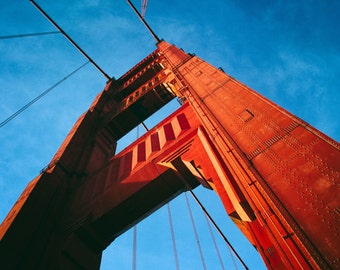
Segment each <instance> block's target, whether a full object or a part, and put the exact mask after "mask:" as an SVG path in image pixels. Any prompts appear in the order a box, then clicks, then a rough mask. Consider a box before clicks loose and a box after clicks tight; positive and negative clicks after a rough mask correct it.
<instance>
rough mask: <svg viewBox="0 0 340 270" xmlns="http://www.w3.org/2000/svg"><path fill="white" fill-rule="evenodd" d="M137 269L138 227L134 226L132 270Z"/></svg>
mask: <svg viewBox="0 0 340 270" xmlns="http://www.w3.org/2000/svg"><path fill="white" fill-rule="evenodd" d="M136 269H137V225H135V226H133V254H132V270H136Z"/></svg>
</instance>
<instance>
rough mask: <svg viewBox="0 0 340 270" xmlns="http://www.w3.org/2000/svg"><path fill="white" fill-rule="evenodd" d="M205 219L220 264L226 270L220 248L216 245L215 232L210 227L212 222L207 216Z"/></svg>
mask: <svg viewBox="0 0 340 270" xmlns="http://www.w3.org/2000/svg"><path fill="white" fill-rule="evenodd" d="M204 217H205V220H206V221H207V225H208V229H209V232H210V236H211V238H212V240H213V243H214V247H215V250H216V253H217V256H218V260H219V262H220V264H221V269H222V270H224V269H225V268H224V264H223V261H222V257H221V254H220V250H219V249H218V246H217V244H216V240H215V236H214V234H213V231H212V229H211V226H210V221H209V219H208V218H207V216H206V215H204Z"/></svg>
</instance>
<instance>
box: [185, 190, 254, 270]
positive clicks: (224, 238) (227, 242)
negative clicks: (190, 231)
mask: <svg viewBox="0 0 340 270" xmlns="http://www.w3.org/2000/svg"><path fill="white" fill-rule="evenodd" d="M189 192H190V194H191V195H192V197H193V198H194V199H195V201H196V202H197V204H198V205H199V206H200V207H201V209H202V210H203V212H204V213H205V215H206V216H207V218H208V219H209V220H210V221H211V223H212V224H213V226H214V227H215V229H216V230H217V231H218V233H219V234H220V235H221V237H222V238H223V240H224V241H225V242H226V244H227V245H228V247H229V248H230V249H231V251H232V252H233V253H234V254H235V256H236V257H237V259H238V260H239V261H240V263H241V264H242V265H243V267H244V269H246V270H248V269H249V268H248V266H247V265H246V264H245V263H244V261H243V260H242V258H241V257H240V255H239V254H238V253H237V252H236V250H235V249H234V247H233V246H232V245H231V243H230V242H229V241H228V239H227V237H226V236H225V235H224V234H223V232H222V231H221V229H220V228H219V227H218V226H217V224H216V222H215V221H214V220H213V218H212V217H211V216H210V215H209V213H208V211H207V210H206V209H205V208H204V206H203V205H202V203H201V202H200V200H199V199H198V198H197V197H196V195H195V193H194V192H193V191H192V190H191V189H189Z"/></svg>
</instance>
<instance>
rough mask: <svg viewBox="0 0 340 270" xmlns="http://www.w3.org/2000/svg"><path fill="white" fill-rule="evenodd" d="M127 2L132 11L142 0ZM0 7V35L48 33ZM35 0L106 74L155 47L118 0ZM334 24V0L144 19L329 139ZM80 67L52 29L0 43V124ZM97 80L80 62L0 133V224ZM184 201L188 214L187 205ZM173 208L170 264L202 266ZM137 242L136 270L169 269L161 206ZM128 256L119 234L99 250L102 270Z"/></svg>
mask: <svg viewBox="0 0 340 270" xmlns="http://www.w3.org/2000/svg"><path fill="white" fill-rule="evenodd" d="M133 2H134V3H135V5H136V6H137V7H138V8H139V9H140V1H136V0H135V1H133ZM0 3H1V7H2V8H1V9H0V36H6V35H15V34H26V33H37V32H45V31H55V29H54V27H53V26H52V25H51V24H50V23H49V22H48V21H47V20H46V19H45V18H44V17H43V16H42V15H41V14H40V13H39V12H38V11H37V10H36V9H35V8H34V7H33V5H32V4H31V3H30V2H29V1H28V0H27V1H20V0H19V1H8V0H7V1H5V0H0ZM37 3H38V4H39V5H40V6H41V7H42V8H43V9H44V10H45V11H46V12H47V13H48V14H49V15H50V16H51V17H52V18H54V19H55V20H56V21H57V23H58V24H59V25H60V26H61V27H62V28H63V29H64V30H65V31H66V32H67V33H68V34H69V35H70V36H71V37H72V38H73V39H74V40H75V41H76V42H77V43H78V44H79V45H80V46H81V47H82V49H83V50H84V51H86V52H87V53H88V54H89V55H90V56H91V57H92V58H93V59H94V60H95V61H96V62H97V64H98V65H99V66H100V67H101V68H102V69H103V70H105V72H106V73H108V74H109V75H111V76H114V77H116V78H118V77H120V76H121V75H122V74H124V73H125V72H126V71H127V70H129V69H130V68H131V67H132V66H133V65H135V64H136V63H138V62H139V61H140V60H141V59H143V58H144V57H145V56H147V55H148V54H149V53H150V52H152V51H153V50H154V49H155V42H154V40H153V39H152V37H151V36H150V35H149V33H148V32H147V31H146V30H145V28H144V27H143V26H142V24H141V23H140V22H139V21H138V19H137V17H136V16H135V14H134V13H133V12H132V10H131V9H130V7H129V6H128V4H127V3H126V1H124V0H119V1H118V0H116V1H113V0H83V1H66V0H59V1H47V0H39V1H37ZM339 17H340V2H339V1H312V0H305V1H295V0H286V1H283V0H277V1H269V0H259V1H245V0H238V1H236V0H224V1H222V0H215V1H188V0H186V1H176V0H175V1H162V0H158V1H153V0H149V4H148V8H147V11H146V19H147V21H148V22H149V24H150V25H151V26H152V28H153V29H154V31H155V32H156V33H157V35H158V36H159V37H160V38H164V39H165V40H166V41H168V42H170V43H174V44H175V45H177V46H178V47H180V48H183V49H184V50H185V51H187V52H190V53H195V54H196V55H197V56H199V57H201V58H202V59H204V60H206V61H207V62H209V63H211V64H213V65H215V66H216V67H222V68H223V69H224V70H225V71H226V73H228V74H230V75H231V76H233V77H234V78H236V79H238V80H239V81H241V82H243V83H245V84H246V85H248V86H250V87H251V88H253V89H254V90H256V91H258V92H259V93H261V94H262V95H264V96H266V97H267V98H269V99H271V100H273V101H274V102H276V103H277V104H279V105H280V106H282V107H284V108H285V109H287V110H288V111H290V112H292V113H293V114H295V115H297V116H298V117H300V118H302V119H304V120H305V121H307V122H308V123H309V124H311V125H313V126H315V127H316V128H318V129H319V130H321V131H322V132H324V133H325V134H327V135H329V136H330V137H332V138H334V139H336V140H337V141H339V140H340V121H339V108H340V89H339V88H340V87H339V86H340V82H339V81H340V80H339V78H340V33H339V32H340V30H339V27H338V24H339ZM85 62H86V59H85V58H84V57H83V56H82V55H81V54H80V53H79V52H78V51H77V50H76V49H75V48H74V47H73V46H72V45H71V44H70V43H69V42H68V41H67V40H66V39H65V38H64V37H63V36H62V35H61V34H56V35H46V36H39V37H26V38H18V39H1V40H0V93H1V101H2V102H1V105H0V122H2V121H3V120H5V119H6V118H7V117H9V116H10V115H11V114H12V113H14V112H15V111H17V110H18V109H20V108H21V107H22V106H23V105H25V104H26V103H27V102H29V101H30V100H32V99H33V98H35V97H36V96H38V95H39V94H40V93H41V92H43V91H44V90H46V89H47V88H49V87H51V86H52V85H53V84H54V83H56V82H57V81H59V80H60V79H62V78H64V77H65V76H66V75H67V74H69V73H70V72H72V71H73V70H74V69H76V68H77V67H79V66H80V65H82V64H83V63H85ZM105 83H106V79H105V78H104V77H103V76H102V74H100V73H99V72H98V71H97V70H96V69H95V68H94V67H93V66H91V65H90V64H88V65H86V66H85V67H84V68H83V69H81V70H80V71H79V72H77V73H76V74H75V75H74V76H72V77H71V78H69V79H68V80H66V81H65V82H64V83H62V84H61V85H59V86H58V87H57V88H55V89H54V90H53V91H52V92H51V93H49V94H48V95H47V96H46V97H44V98H43V99H42V100H40V101H39V102H38V103H36V104H35V105H33V106H32V107H31V108H30V109H28V110H27V111H25V112H24V113H23V114H21V115H19V116H18V117H17V118H15V119H14V120H13V121H11V122H9V123H8V124H6V125H5V126H3V127H1V128H0V219H1V220H2V219H3V218H4V217H5V216H6V214H7V213H8V211H9V210H10V208H11V207H12V205H13V204H14V203H15V201H16V199H17V198H18V196H19V195H20V193H21V192H22V190H23V189H24V188H25V186H26V185H27V183H28V182H29V181H30V180H32V179H33V178H34V177H35V176H36V175H38V174H39V172H40V170H41V169H42V168H44V167H45V166H46V165H47V164H48V163H49V161H50V160H51V158H52V156H53V155H54V153H55V152H56V151H57V149H58V147H59V146H60V144H61V143H62V141H63V140H64V138H65V136H66V134H67V133H68V132H69V130H70V129H71V127H72V126H73V124H74V122H75V121H76V119H77V118H78V116H79V115H80V114H81V113H83V112H84V111H86V110H87V108H88V107H89V105H90V104H91V102H92V100H93V99H94V97H95V96H96V95H97V93H99V91H101V90H102V89H103V88H104V86H105ZM176 106H177V105H176V104H175V103H172V106H170V108H169V109H168V110H167V111H164V112H163V113H162V114H161V115H157V116H155V117H154V118H153V119H152V120H149V121H147V122H146V124H147V125H149V126H150V127H151V126H152V125H153V124H154V123H155V122H157V121H160V120H161V119H162V118H163V117H164V115H165V114H166V113H168V111H170V110H172V109H173V108H174V107H176ZM140 132H142V128H140ZM134 136H137V135H136V133H135V134H131V135H130V140H131V139H132V140H133V137H134ZM127 143H128V140H127V141H126V142H125V144H127ZM196 193H197V195H198V196H199V198H200V199H201V200H202V201H203V203H204V204H205V205H206V207H207V208H208V210H209V211H210V212H211V213H212V215H213V216H214V218H215V219H216V221H217V223H218V224H219V225H220V226H221V227H222V228H223V231H224V232H225V234H226V235H227V237H228V238H229V239H230V241H231V242H232V244H233V245H234V246H235V248H236V250H237V251H238V252H239V253H240V254H241V256H242V258H243V259H244V261H245V262H246V264H247V265H248V266H249V268H250V269H264V266H263V264H262V263H261V259H260V258H259V257H258V256H257V255H256V252H254V249H253V248H252V247H251V246H250V245H249V244H248V243H247V242H246V241H245V240H244V238H243V237H242V236H240V234H239V233H238V231H237V229H235V227H234V226H233V225H232V224H231V223H230V222H229V220H228V218H227V216H226V215H225V214H224V210H223V209H222V207H221V204H220V203H219V201H218V198H216V196H214V194H212V192H209V191H206V190H204V189H201V188H200V189H198V190H197V191H196ZM191 206H192V208H195V207H196V205H195V204H194V203H193V202H192V204H191ZM171 208H172V210H173V218H174V226H175V234H176V240H177V242H178V246H177V248H178V249H179V250H180V258H179V260H180V267H181V269H200V267H202V266H201V264H200V258H199V255H198V251H197V247H196V245H195V240H194V238H193V232H192V229H191V227H190V226H191V225H190V221H189V219H188V212H187V209H186V208H185V199H184V197H183V196H180V197H179V198H177V199H176V200H175V201H173V202H172V203H171ZM194 210H195V211H194V212H195V217H196V218H197V222H198V227H199V231H200V237H201V239H200V240H201V242H202V248H203V249H204V254H205V256H206V263H207V266H208V269H219V266H218V260H217V256H216V255H215V254H214V250H213V245H212V244H211V239H209V232H208V229H207V227H206V223H205V220H204V218H203V217H202V213H201V212H200V211H199V210H198V209H194ZM216 239H217V240H218V241H220V239H219V237H218V236H216ZM209 241H210V242H209ZM220 243H221V241H220ZM220 246H221V253H223V254H224V258H225V267H226V268H228V267H229V268H231V267H232V266H233V263H232V261H231V259H230V257H229V251H228V249H227V248H226V247H225V246H224V245H223V244H221V245H220ZM137 247H138V251H137V269H174V268H175V267H174V265H175V264H174V259H173V254H172V246H171V236H170V231H169V223H168V220H167V210H166V208H164V209H160V210H159V211H158V212H157V213H155V214H154V215H152V216H151V217H149V218H147V219H146V220H145V221H143V222H142V223H141V224H140V225H138V242H137ZM131 257H132V233H131V232H127V233H126V234H125V235H123V236H122V237H120V238H119V239H117V241H115V242H114V243H113V244H112V245H111V246H110V248H109V249H108V250H107V251H105V253H104V258H103V264H102V269H131V267H132V262H131ZM216 265H217V266H216ZM239 269H241V267H240V266H239Z"/></svg>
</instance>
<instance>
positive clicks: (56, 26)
mask: <svg viewBox="0 0 340 270" xmlns="http://www.w3.org/2000/svg"><path fill="white" fill-rule="evenodd" d="M30 1H31V3H32V4H33V5H34V6H35V7H36V8H37V9H38V10H39V11H40V13H41V14H43V15H44V16H45V17H46V19H47V20H49V22H50V23H51V24H53V26H54V27H55V28H57V29H58V30H59V31H60V33H62V34H63V35H64V36H65V37H66V39H67V40H68V41H69V42H71V44H72V45H73V46H74V47H75V48H76V49H77V50H78V51H79V52H80V53H81V54H82V55H83V56H85V57H86V58H87V60H89V61H90V62H91V64H92V65H94V66H95V68H96V69H97V70H98V71H99V72H100V73H101V74H103V76H104V77H105V78H106V79H108V80H111V77H110V76H109V75H107V74H106V73H105V71H104V70H102V69H101V68H100V67H99V66H98V65H97V63H96V62H94V61H93V59H92V58H91V57H90V56H89V55H88V54H87V53H86V52H84V50H83V49H82V48H80V47H79V45H78V44H77V43H75V42H74V41H73V39H72V38H71V37H70V36H69V35H68V34H67V33H66V32H65V31H64V30H63V29H62V28H61V27H60V26H59V25H58V24H57V23H56V22H55V21H54V20H52V18H51V17H50V16H48V14H47V13H46V12H45V11H44V10H43V9H42V8H41V7H40V6H39V5H38V4H37V3H36V2H34V0H30Z"/></svg>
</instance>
